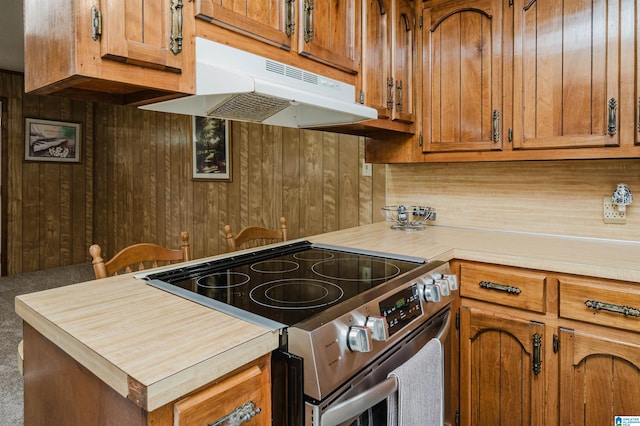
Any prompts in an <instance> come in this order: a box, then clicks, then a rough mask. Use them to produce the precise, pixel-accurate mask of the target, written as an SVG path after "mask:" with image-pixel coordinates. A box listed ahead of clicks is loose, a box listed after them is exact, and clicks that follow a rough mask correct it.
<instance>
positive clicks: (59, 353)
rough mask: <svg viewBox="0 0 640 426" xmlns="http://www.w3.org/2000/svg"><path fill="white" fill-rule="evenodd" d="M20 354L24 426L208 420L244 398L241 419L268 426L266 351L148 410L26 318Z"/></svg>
mask: <svg viewBox="0 0 640 426" xmlns="http://www.w3.org/2000/svg"><path fill="white" fill-rule="evenodd" d="M24 354H25V358H24V424H25V426H86V425H96V426H110V425H127V426H150V425H153V426H191V425H208V424H211V423H214V422H215V421H217V420H220V419H223V418H225V416H227V415H230V414H232V413H234V411H235V410H236V409H237V408H241V407H243V406H245V404H248V403H253V405H251V404H248V405H249V406H250V408H249V409H248V410H246V413H249V416H250V417H251V416H252V414H251V413H252V412H253V414H254V415H253V416H252V417H251V419H250V420H249V421H248V422H246V423H243V424H246V425H247V426H267V425H271V354H267V355H264V356H262V357H261V358H258V359H257V360H255V361H252V362H251V363H249V364H247V365H245V366H243V367H240V368H239V369H237V370H235V371H232V372H231V373H229V374H227V375H225V376H223V377H221V378H220V379H218V380H215V381H214V382H212V383H209V384H208V385H205V386H204V387H202V388H200V389H198V390H196V391H194V392H191V393H190V394H188V395H185V396H184V397H183V398H180V399H178V400H176V401H173V402H170V403H168V404H166V405H164V406H162V407H160V408H158V409H155V410H153V411H151V412H148V411H146V410H145V409H144V408H142V407H140V406H139V405H137V404H136V403H135V402H134V401H132V400H131V399H128V398H125V397H123V396H122V395H120V394H119V393H118V392H116V391H115V390H113V389H112V388H111V387H110V386H109V385H107V384H106V383H104V382H103V381H101V380H100V379H99V378H98V377H96V376H95V375H94V374H93V373H92V372H90V371H89V370H87V369H86V368H85V367H84V366H82V365H81V364H80V363H78V362H77V361H76V360H75V359H73V358H71V357H70V356H69V355H68V354H67V353H65V352H64V351H63V350H62V349H60V348H59V347H58V346H56V345H55V344H54V343H52V342H51V341H49V340H48V339H47V338H45V337H44V336H43V335H42V334H40V333H38V332H37V331H36V330H35V329H33V328H32V327H31V326H29V324H27V323H25V324H24ZM258 409H259V412H257V411H258ZM236 414H238V412H236ZM0 423H1V422H0ZM221 424H228V423H221ZM229 424H237V423H229Z"/></svg>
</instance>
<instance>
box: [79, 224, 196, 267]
mask: <svg viewBox="0 0 640 426" xmlns="http://www.w3.org/2000/svg"><path fill="white" fill-rule="evenodd" d="M180 238H181V240H182V247H181V248H179V249H169V248H166V247H161V246H159V245H157V244H151V243H139V244H133V245H131V246H128V247H125V248H123V249H122V250H120V251H119V252H118V253H117V254H116V255H115V256H113V257H112V258H111V259H110V260H109V261H108V262H105V261H104V259H103V258H102V249H101V248H100V246H99V245H98V244H94V245H92V246H91V247H89V253H90V254H91V257H92V258H93V261H92V262H91V263H92V264H93V271H94V272H95V274H96V279H100V278H106V277H109V276H112V275H118V274H119V273H129V272H133V271H141V270H144V269H146V268H155V267H157V266H161V265H165V264H169V263H175V262H185V261H187V260H191V247H190V245H189V233H188V232H186V231H183V232H182V233H181V234H180Z"/></svg>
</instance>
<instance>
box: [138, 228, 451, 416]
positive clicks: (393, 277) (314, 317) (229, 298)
mask: <svg viewBox="0 0 640 426" xmlns="http://www.w3.org/2000/svg"><path fill="white" fill-rule="evenodd" d="M138 277H139V278H143V279H145V280H146V281H147V282H148V284H150V285H152V286H155V287H157V288H160V289H162V290H165V291H168V292H171V293H173V294H176V295H178V296H181V297H184V298H187V299H189V300H192V301H194V302H197V303H200V304H203V305H206V306H209V307H211V308H214V309H218V310H220V311H223V312H226V313H228V314H230V315H234V316H236V317H238V318H242V319H244V320H247V321H250V322H253V323H255V324H258V325H261V326H263V327H266V328H268V329H271V330H281V339H280V340H281V344H280V349H279V350H278V351H276V353H274V354H273V356H272V359H273V363H272V377H273V395H272V398H273V404H274V407H273V413H274V416H275V417H274V420H273V424H278V425H303V424H305V425H316V424H317V425H320V424H327V421H325V420H326V419H328V418H333V419H337V420H332V422H333V424H345V425H349V424H371V425H374V424H380V425H382V424H386V411H385V404H384V399H385V397H382V399H380V397H379V396H377V397H376V400H375V401H373V403H371V404H368V405H369V406H366V407H363V406H361V403H360V404H359V405H355V406H354V405H349V404H348V403H347V402H348V401H349V400H351V399H353V398H354V397H357V395H356V394H354V389H358V388H359V386H360V388H364V387H365V384H366V388H369V387H371V386H372V385H375V384H376V383H373V382H372V381H375V382H380V381H383V377H381V376H382V375H384V378H386V373H385V371H387V370H389V371H390V370H391V369H392V368H395V367H397V366H398V365H399V364H400V363H402V362H404V361H406V360H407V359H408V358H410V357H411V355H412V354H413V353H415V352H416V351H417V350H419V348H420V347H421V345H422V344H423V343H426V339H427V338H433V337H435V336H436V335H437V334H438V333H440V334H442V330H441V329H443V327H445V325H448V318H449V305H450V302H451V300H452V295H451V291H452V290H455V289H457V283H456V281H455V277H454V276H453V275H451V274H450V271H449V266H448V264H447V263H443V262H427V261H426V260H425V259H421V258H415V257H404V256H396V255H391V254H387V253H379V252H370V251H360V250H353V249H348V248H344V247H336V246H328V245H321V244H312V243H309V242H308V241H303V240H298V241H294V242H291V243H282V244H277V245H274V246H268V247H266V248H262V249H257V250H255V251H251V252H239V253H238V254H233V255H230V256H228V257H225V258H221V259H215V260H211V261H203V262H200V263H191V264H188V265H186V266H176V267H171V268H168V269H163V270H161V271H158V272H154V273H148V274H140V275H138ZM425 330H428V332H427V331H425ZM417 336H418V337H417ZM401 348H405V349H402V350H401ZM388 360H389V361H388ZM374 367H375V368H374ZM355 392H356V393H359V394H362V392H361V391H355ZM358 399H362V395H360V398H358ZM345 405H346V406H347V407H348V408H347V409H344V406H345ZM336 407H337V408H336ZM376 407H377V408H376ZM323 418H324V419H325V420H323ZM365 418H366V419H368V420H366V421H365V422H364V423H363V421H364V420H363V419H365ZM383 418H384V420H383Z"/></svg>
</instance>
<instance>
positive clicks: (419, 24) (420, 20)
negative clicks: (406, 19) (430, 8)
mask: <svg viewBox="0 0 640 426" xmlns="http://www.w3.org/2000/svg"><path fill="white" fill-rule="evenodd" d="M418 27H420V29H422V16H421V17H420V19H419V20H418Z"/></svg>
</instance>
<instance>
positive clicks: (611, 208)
mask: <svg viewBox="0 0 640 426" xmlns="http://www.w3.org/2000/svg"><path fill="white" fill-rule="evenodd" d="M602 217H603V219H604V223H619V224H623V223H627V212H626V211H624V212H621V211H620V210H618V205H617V204H613V201H611V196H608V197H606V196H605V197H602Z"/></svg>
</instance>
